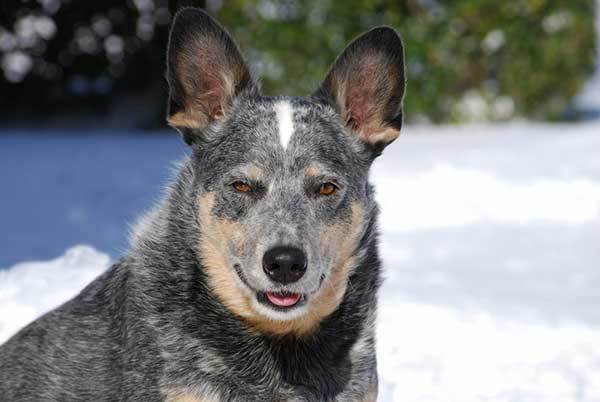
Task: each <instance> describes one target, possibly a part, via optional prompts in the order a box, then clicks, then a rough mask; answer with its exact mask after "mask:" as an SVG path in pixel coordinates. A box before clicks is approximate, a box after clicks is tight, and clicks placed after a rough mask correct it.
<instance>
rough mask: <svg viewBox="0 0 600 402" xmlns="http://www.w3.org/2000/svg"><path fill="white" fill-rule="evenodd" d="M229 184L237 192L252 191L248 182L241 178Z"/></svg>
mask: <svg viewBox="0 0 600 402" xmlns="http://www.w3.org/2000/svg"><path fill="white" fill-rule="evenodd" d="M231 186H232V187H233V189H234V190H235V191H237V192H238V193H249V192H250V191H252V187H250V184H248V183H246V182H245V181H241V180H237V181H234V182H233V183H232V184H231Z"/></svg>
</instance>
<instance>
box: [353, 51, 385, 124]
mask: <svg viewBox="0 0 600 402" xmlns="http://www.w3.org/2000/svg"><path fill="white" fill-rule="evenodd" d="M378 69H379V67H378V63H377V60H375V59H373V58H370V59H367V60H365V61H363V62H362V63H360V65H359V66H356V67H355V68H354V69H353V71H352V72H350V73H349V75H350V77H349V78H350V80H349V83H348V88H347V92H346V102H345V103H346V122H347V124H348V125H349V126H350V127H351V128H352V129H354V130H358V131H360V130H361V129H362V128H365V126H368V125H372V123H373V122H370V120H372V119H373V118H374V117H375V116H374V112H375V110H376V106H377V105H376V104H375V102H376V100H375V99H374V98H375V91H376V87H377V79H378V74H379V72H378V71H377V70H378Z"/></svg>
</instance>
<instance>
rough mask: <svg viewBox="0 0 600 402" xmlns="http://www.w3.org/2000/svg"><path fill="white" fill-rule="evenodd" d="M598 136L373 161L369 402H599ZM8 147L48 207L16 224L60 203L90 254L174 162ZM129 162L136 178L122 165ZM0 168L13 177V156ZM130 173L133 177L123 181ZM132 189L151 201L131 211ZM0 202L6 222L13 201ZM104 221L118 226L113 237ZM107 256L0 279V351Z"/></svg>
mask: <svg viewBox="0 0 600 402" xmlns="http://www.w3.org/2000/svg"><path fill="white" fill-rule="evenodd" d="M599 134H600V122H598V121H596V122H588V123H579V124H571V125H569V124H553V125H551V124H533V123H510V124H501V125H480V126H477V125H473V126H442V127H437V126H436V127H433V126H417V127H411V126H409V127H406V129H405V130H404V132H403V135H402V136H401V137H400V138H399V139H398V141H397V142H396V143H394V144H393V145H391V146H390V147H389V148H388V149H386V151H385V152H384V155H383V156H382V157H381V158H380V159H379V160H378V161H377V162H376V164H375V166H374V168H373V178H374V181H375V184H376V189H377V197H378V200H379V201H380V204H381V209H382V215H381V228H382V231H383V235H382V250H383V260H384V266H385V276H386V281H385V285H384V287H383V289H382V291H381V295H380V312H379V320H378V327H377V334H378V359H379V371H380V373H379V374H380V399H379V400H380V401H383V402H389V401H402V402H411V401H413V402H417V401H428V402H434V401H443V402H452V401H456V402H483V401H486V402H527V401H544V402H597V401H600V309H598V307H597V306H599V305H600V292H598V291H597V290H598V289H599V288H600V267H599V265H600V264H599V262H600V247H599V246H598V245H599V244H600V243H599V242H600V158H598V150H599V149H600V135H599ZM11 141H13V143H17V144H16V145H14V144H13V146H12V148H9V149H10V150H12V151H14V150H15V149H26V150H27V151H28V155H30V154H29V152H33V155H35V158H42V160H46V159H43V158H50V159H49V160H48V163H47V164H44V166H46V168H45V170H44V172H42V173H43V174H44V175H45V176H43V177H45V178H47V183H43V184H41V186H42V189H41V192H43V193H44V192H47V196H46V198H45V199H44V200H45V201H47V202H48V204H49V205H50V207H46V206H44V204H43V203H38V204H31V208H32V209H33V211H32V212H31V213H32V214H33V215H34V217H33V218H31V219H46V218H43V216H44V215H52V213H51V212H52V208H58V207H60V208H63V205H62V204H63V203H64V204H66V205H65V206H64V208H65V210H69V209H70V208H74V206H77V207H78V208H79V210H80V211H82V212H81V216H80V217H81V219H82V221H81V223H80V226H81V227H87V226H90V222H93V226H92V229H91V230H93V231H94V233H91V232H90V233H88V232H85V231H84V232H83V233H85V234H86V236H87V237H86V236H83V237H84V240H85V241H89V242H90V243H91V244H93V245H94V246H95V247H96V248H98V249H99V250H103V249H106V248H105V247H104V244H111V243H110V241H108V240H106V239H107V238H105V237H104V233H105V232H106V231H109V232H110V233H113V232H115V231H117V230H119V229H121V230H122V231H124V232H126V226H125V223H126V222H129V223H131V222H132V219H133V217H132V216H131V215H132V214H133V213H134V212H135V213H137V214H140V213H141V212H142V209H143V208H142V206H143V207H147V206H148V205H149V204H150V203H151V200H152V199H156V198H157V197H158V195H157V193H158V191H159V189H160V187H161V186H160V185H159V183H163V182H164V180H165V176H164V175H163V176H161V175H160V174H159V173H157V172H158V171H160V170H161V169H162V170H165V169H166V168H165V166H167V164H166V162H165V161H164V160H163V159H161V158H164V156H160V157H159V155H161V154H162V153H164V152H166V153H167V154H168V155H169V156H170V157H172V158H173V159H176V158H179V157H180V156H181V155H182V154H183V151H182V149H183V148H181V147H179V146H178V145H177V146H176V145H174V144H175V142H176V141H179V140H178V139H176V138H174V139H155V140H152V139H149V138H142V139H140V137H126V138H122V137H109V138H98V137H94V136H92V137H89V138H87V140H86V139H81V138H77V139H75V138H73V139H64V141H63V142H62V143H61V144H62V145H61V146H65V147H67V148H68V150H67V151H65V155H64V156H65V159H64V160H66V161H68V163H65V162H62V163H63V165H64V166H68V168H66V167H61V166H60V165H61V161H60V160H59V159H57V157H56V156H52V155H50V156H48V155H44V153H43V152H42V150H41V148H43V147H45V146H49V144H51V142H50V141H49V140H48V141H45V142H44V141H42V142H41V144H42V145H39V144H40V142H39V140H38V139H37V137H31V138H29V139H27V140H25V141H26V142H25V143H18V141H17V139H16V138H13V139H12V140H11ZM136 141H139V144H137V143H136ZM174 141H175V142H174ZM74 142H75V143H77V142H79V145H78V146H75V145H73V144H74ZM36 144H37V145H36ZM69 144H70V145H69ZM109 144H110V145H109ZM5 145H6V143H5ZM9 145H10V144H9ZM69 147H71V148H69ZM111 149H114V151H115V152H116V154H117V156H116V160H114V159H113V160H112V161H111V163H104V164H102V169H103V170H101V171H93V172H92V176H93V179H94V180H93V181H94V183H93V184H88V181H89V180H86V177H89V176H86V175H85V173H81V172H80V171H79V170H81V169H71V168H70V167H71V166H79V164H81V165H82V166H84V169H85V168H87V167H90V166H92V165H93V164H95V163H98V161H99V160H102V158H105V157H107V155H109V152H110V150H111ZM140 149H141V150H143V152H144V158H147V159H144V160H143V161H144V162H143V163H142V162H140V159H139V158H138V157H133V155H134V153H135V152H136V151H138V152H139V150H140ZM165 149H166V150H167V151H165ZM1 150H2V146H0V152H1ZM82 150H85V152H83V151H82ZM91 150H93V151H94V152H89V151H91ZM176 151H177V152H176ZM6 155H7V156H11V155H12V156H11V157H13V158H14V160H17V159H18V160H19V161H21V160H22V156H23V155H24V153H21V154H19V153H18V152H17V153H16V154H15V153H14V152H10V151H6ZM83 155H85V156H83ZM98 155H100V156H98ZM28 157H30V158H31V156H28ZM88 158H90V159H88ZM0 159H1V158H0ZM115 161H116V162H115ZM151 161H156V162H155V163H154V164H153V163H152V162H151ZM13 162H14V161H13ZM13 162H11V163H13ZM14 163H16V162H14ZM22 163H30V162H29V160H27V159H25V162H22ZM140 164H142V166H143V169H142V170H141V172H146V175H145V176H144V175H143V174H142V173H140V172H139V171H136V170H135V169H136V166H138V165H140ZM7 166H12V165H10V164H8V163H7ZM14 169H15V170H16V169H18V168H14ZM55 171H56V172H55ZM57 172H59V173H57ZM125 172H126V173H125ZM32 174H33V173H32ZM57 177H59V178H61V177H62V179H63V182H65V183H66V185H65V188H66V189H68V191H72V194H71V195H70V196H69V197H66V196H63V197H59V200H60V201H62V202H58V201H56V200H53V199H52V197H53V195H52V194H53V193H52V191H51V188H52V187H53V186H56V185H57V183H60V182H58V181H57ZM132 177H134V178H135V180H131V178H132ZM5 178H6V176H5V177H4V179H5ZM65 178H66V179H65ZM73 178H74V179H73ZM0 179H2V177H0ZM112 180H116V181H117V182H118V183H119V184H118V186H117V187H116V188H113V187H111V186H110V185H109V184H108V181H112ZM20 181H23V180H20ZM20 181H19V182H17V181H15V182H14V183H12V184H14V186H15V188H21V187H19V185H20V184H21V183H20ZM25 183H26V184H25V186H30V185H31V183H32V179H27V180H25ZM73 183H74V184H73ZM148 187H151V190H152V191H151V193H152V194H153V195H151V194H145V195H144V196H143V197H141V198H140V196H139V194H141V193H142V191H148ZM78 188H79V189H80V190H79V191H80V192H81V193H82V194H79V193H77V192H76V191H75V189H78ZM19 191H24V194H26V195H30V193H29V192H27V191H25V190H22V189H21V190H19ZM28 191H29V190H28ZM31 191H33V190H31ZM124 194H127V197H126V198H125V196H124ZM136 194H137V195H136ZM33 195H37V194H33ZM98 197H100V199H101V202H100V208H95V207H94V206H95V205H97V204H95V203H94V202H95V200H96V199H97V198H98ZM111 197H112V198H111ZM73 199H74V200H75V201H73ZM142 199H143V202H142V201H141V200H142ZM115 200H116V201H115ZM128 200H134V201H135V202H124V201H128ZM1 202H8V203H9V204H8V205H9V206H12V207H13V210H18V205H19V203H20V202H21V201H19V200H10V201H7V200H2V201H1ZM27 202H30V201H27ZM26 205H30V204H26ZM36 208H38V209H41V211H37V210H36ZM115 208H118V214H117V215H118V219H120V220H121V221H126V222H121V223H120V225H121V226H120V227H119V225H118V224H117V223H115V219H116V218H115V217H114V216H111V214H114V212H115ZM0 210H5V208H4V207H3V208H0ZM59 210H61V211H62V209H59ZM7 218H12V220H13V221H15V222H17V221H21V220H23V219H25V220H26V219H29V218H28V217H23V216H18V217H7ZM48 219H49V218H48ZM7 221H8V222H11V221H10V220H6V221H5V222H7ZM51 222H52V223H54V224H55V226H54V227H53V230H56V233H55V236H56V237H57V239H53V241H54V243H53V247H54V248H52V249H47V250H46V251H44V252H45V253H47V252H48V250H56V249H57V247H63V249H65V248H66V247H65V246H64V244H65V242H72V241H73V239H72V238H71V237H65V235H63V232H64V231H66V230H67V229H69V226H68V225H67V226H61V225H63V223H64V222H62V221H61V220H60V219H59V220H56V221H51ZM68 222H71V223H72V221H68ZM75 222H78V221H75ZM71 223H70V224H71ZM25 226H27V225H25ZM39 226H40V230H42V224H40V225H39ZM80 226H75V227H76V228H79V227H80ZM8 227H9V228H11V229H10V230H13V229H14V230H18V228H17V229H15V228H16V226H8ZM31 227H36V226H29V231H31ZM2 230H5V229H2V228H0V231H2ZM6 230H8V229H6ZM92 234H93V235H92ZM34 235H35V234H34ZM22 236H25V234H23V235H22ZM94 236H95V237H94ZM46 237H49V236H48V234H46ZM7 238H8V237H7ZM33 239H34V240H35V241H42V240H43V239H44V237H40V238H39V239H37V238H36V237H35V236H33ZM59 239H60V241H59ZM98 239H100V240H101V241H98ZM109 239H112V242H113V243H114V242H115V241H116V240H115V239H117V240H119V239H120V238H112V237H111V238H109ZM9 241H13V242H14V243H15V244H16V242H17V241H16V240H14V239H9ZM19 241H22V238H21V240H19ZM71 244H76V243H71ZM120 247H121V248H124V246H123V245H121V246H120ZM4 250H5V249H4V248H3V249H2V254H5V251H4ZM6 250H7V253H9V252H10V250H9V249H8V248H7V249H6ZM21 251H23V250H21ZM108 251H109V253H110V255H111V256H110V257H109V255H107V254H104V253H102V252H100V251H97V250H96V249H95V248H92V247H90V246H76V247H74V248H70V249H68V250H67V251H66V252H65V253H64V255H62V256H60V257H58V258H56V259H53V260H50V261H46V262H31V263H20V264H17V265H14V266H12V267H11V268H9V269H7V270H4V271H0V342H2V341H3V340H5V339H7V338H8V337H9V336H10V335H11V334H13V333H14V332H15V331H17V330H18V328H20V327H21V326H23V325H24V324H26V323H27V322H29V321H30V320H31V319H33V318H34V317H36V316H38V315H40V314H42V313H44V312H45V311H48V310H49V309H51V308H52V307H54V306H56V305H58V304H60V302H62V301H63V300H66V299H68V298H69V297H71V296H73V295H75V294H76V293H77V292H78V291H79V290H80V289H81V288H83V286H85V284H86V283H88V282H89V281H90V280H91V278H93V277H94V276H96V275H98V274H99V273H100V272H102V271H103V270H104V269H106V267H107V266H108V265H109V263H110V262H109V261H110V260H111V259H113V260H114V258H116V257H117V256H118V253H116V252H115V250H114V249H112V250H108ZM13 255H16V254H13Z"/></svg>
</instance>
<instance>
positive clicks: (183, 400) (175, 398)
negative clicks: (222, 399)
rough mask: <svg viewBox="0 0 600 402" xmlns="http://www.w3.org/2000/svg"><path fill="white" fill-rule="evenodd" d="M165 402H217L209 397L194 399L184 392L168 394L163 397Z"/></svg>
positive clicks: (194, 397)
mask: <svg viewBox="0 0 600 402" xmlns="http://www.w3.org/2000/svg"><path fill="white" fill-rule="evenodd" d="M165 401H166V402H219V401H218V400H217V399H215V398H211V397H196V396H193V395H190V394H187V393H184V392H168V393H166V395H165Z"/></svg>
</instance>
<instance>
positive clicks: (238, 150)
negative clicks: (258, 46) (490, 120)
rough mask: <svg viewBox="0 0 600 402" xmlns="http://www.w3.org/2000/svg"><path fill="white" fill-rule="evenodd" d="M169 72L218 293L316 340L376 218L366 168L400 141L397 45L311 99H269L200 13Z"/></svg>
mask: <svg viewBox="0 0 600 402" xmlns="http://www.w3.org/2000/svg"><path fill="white" fill-rule="evenodd" d="M168 61H169V71H168V79H169V84H170V88H171V97H170V111H169V116H168V120H169V123H170V124H171V125H172V126H174V127H176V128H177V129H178V130H179V131H180V132H181V133H182V134H183V136H184V138H185V140H186V142H187V143H188V144H190V145H191V146H192V149H193V157H192V158H193V165H194V171H195V180H196V182H195V186H196V201H195V202H196V205H195V206H194V210H195V211H196V214H195V216H193V217H192V216H191V217H190V220H192V221H191V223H190V224H198V225H199V232H200V233H201V235H200V239H199V242H198V244H197V254H198V256H199V258H200V260H201V265H202V266H203V268H204V269H205V271H206V274H207V277H208V280H209V284H210V286H211V288H212V290H213V291H214V293H215V295H216V296H217V297H218V298H219V300H220V301H221V302H222V303H223V304H224V305H225V306H226V307H228V308H229V309H230V310H231V311H232V312H233V313H235V314H236V315H238V316H240V317H242V318H243V319H244V320H245V321H246V322H248V323H249V324H250V325H251V326H252V327H254V328H256V329H258V330H260V331H263V332H268V333H276V334H286V333H294V334H296V335H304V334H307V333H309V332H310V331H311V330H312V329H314V328H315V327H316V326H317V325H318V323H319V322H320V321H321V320H322V319H323V318H324V317H326V316H327V315H329V314H330V313H332V312H333V311H334V310H335V308H336V307H337V306H338V305H339V303H340V302H341V300H342V298H343V295H344V293H345V291H346V289H347V283H348V282H347V281H348V277H349V275H350V274H351V272H352V270H353V269H354V268H355V262H356V257H357V255H358V253H359V243H360V241H361V238H362V236H363V235H364V233H365V229H366V224H367V223H368V222H369V219H370V217H371V214H372V212H373V204H372V199H371V196H370V194H369V188H368V182H367V178H368V171H369V167H370V164H371V162H372V161H373V159H374V157H375V156H376V155H378V154H379V152H381V150H382V149H383V148H384V147H385V146H386V145H388V144H389V143H390V142H392V141H393V140H394V139H395V138H396V137H397V136H398V134H399V130H400V125H401V121H402V113H401V104H402V97H403V94H404V70H403V50H402V44H401V42H400V39H399V37H398V36H397V34H396V33H395V32H394V31H393V30H392V29H390V28H377V29H374V30H372V31H369V32H368V33H366V34H365V35H363V36H361V37H360V38H358V39H357V40H355V41H354V42H353V43H352V44H351V45H350V46H349V47H348V48H347V49H346V50H345V51H344V52H343V53H342V55H341V56H340V57H339V58H338V59H337V61H336V63H335V64H334V66H333V67H332V69H331V71H330V72H329V74H328V75H327V77H326V79H325V81H324V82H323V84H322V86H321V87H320V88H319V89H318V90H317V91H316V92H315V94H314V95H313V96H312V97H310V98H284V97H265V96H262V95H261V94H260V92H259V91H258V89H257V86H256V85H255V83H254V81H253V79H252V77H251V75H250V73H249V71H248V69H247V67H246V65H245V63H244V61H243V58H242V56H241V55H240V53H239V51H238V49H237V47H236V46H235V44H234V43H233V41H232V40H231V39H230V37H229V36H228V35H227V33H225V31H224V30H223V29H222V28H221V27H219V26H218V25H217V24H216V23H215V22H214V21H213V20H212V19H210V18H209V17H208V16H207V15H206V14H204V13H203V12H201V11H199V10H197V9H184V10H183V11H181V12H180V13H179V14H178V15H177V16H176V18H175V20H174V23H173V29H172V33H171V40H170V46H169V60H168Z"/></svg>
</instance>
